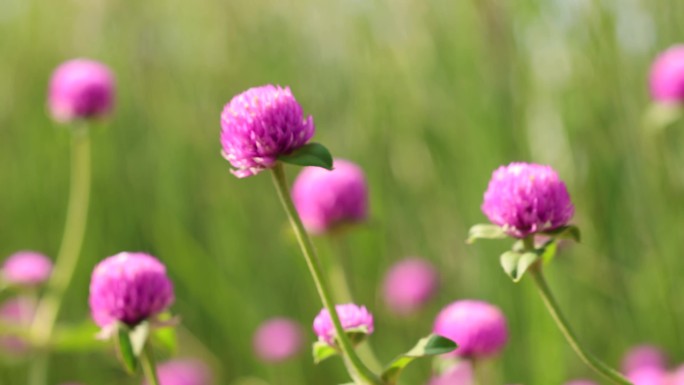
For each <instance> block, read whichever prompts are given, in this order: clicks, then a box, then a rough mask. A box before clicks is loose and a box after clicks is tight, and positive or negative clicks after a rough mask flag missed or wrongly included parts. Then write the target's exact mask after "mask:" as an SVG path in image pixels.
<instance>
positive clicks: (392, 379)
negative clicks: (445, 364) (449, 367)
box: [382, 334, 457, 385]
mask: <svg viewBox="0 0 684 385" xmlns="http://www.w3.org/2000/svg"><path fill="white" fill-rule="evenodd" d="M456 347H457V346H456V343H455V342H454V341H452V340H450V339H448V338H444V337H442V336H439V335H437V334H430V335H429V336H427V337H425V338H422V339H421V340H420V341H418V343H417V344H416V345H415V346H414V347H413V348H412V349H411V350H409V351H408V352H406V353H404V354H402V355H400V356H399V357H397V358H395V359H394V360H393V361H392V362H391V363H390V364H389V365H388V366H387V367H386V368H385V370H384V371H383V372H382V380H383V382H384V383H385V384H387V385H394V384H396V383H397V381H398V380H399V375H400V374H401V372H402V371H403V370H404V369H405V368H406V366H408V364H410V363H411V362H413V361H415V360H416V359H417V358H420V357H428V356H435V355H438V354H444V353H449V352H451V351H453V350H454V349H456Z"/></svg>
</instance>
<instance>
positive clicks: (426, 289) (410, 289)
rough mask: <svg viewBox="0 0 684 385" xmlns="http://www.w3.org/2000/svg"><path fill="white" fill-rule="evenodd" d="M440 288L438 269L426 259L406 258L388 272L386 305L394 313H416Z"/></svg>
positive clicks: (385, 293)
mask: <svg viewBox="0 0 684 385" xmlns="http://www.w3.org/2000/svg"><path fill="white" fill-rule="evenodd" d="M438 286H439V274H438V273H437V269H435V267H434V266H433V265H432V264H431V263H430V262H429V261H428V260H426V259H422V258H416V257H411V258H406V259H403V260H401V261H399V262H397V263H395V264H394V265H392V267H391V268H390V269H389V270H388V272H387V274H386V275H385V280H384V283H383V296H384V299H385V303H387V306H388V307H389V308H390V310H392V312H394V313H396V314H401V315H407V314H411V313H414V312H416V311H417V310H419V309H420V308H421V307H423V306H424V305H425V304H426V303H427V302H428V301H430V299H432V298H433V297H434V295H435V294H436V292H437V288H438Z"/></svg>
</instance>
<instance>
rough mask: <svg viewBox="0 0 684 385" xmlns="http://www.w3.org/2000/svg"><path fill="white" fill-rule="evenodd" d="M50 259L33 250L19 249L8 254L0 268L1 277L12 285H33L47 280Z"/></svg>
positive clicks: (50, 268) (50, 267)
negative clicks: (0, 268)
mask: <svg viewBox="0 0 684 385" xmlns="http://www.w3.org/2000/svg"><path fill="white" fill-rule="evenodd" d="M51 272H52V261H50V259H49V258H48V257H46V256H45V255H43V254H40V253H38V252H35V251H19V252H16V253H14V254H12V255H10V256H9V257H8V258H7V259H6V260H5V263H4V264H3V265H2V270H0V273H1V276H2V279H3V280H4V281H5V282H7V283H9V284H12V285H21V286H34V285H38V284H41V283H43V282H45V281H47V279H48V278H50V273H51Z"/></svg>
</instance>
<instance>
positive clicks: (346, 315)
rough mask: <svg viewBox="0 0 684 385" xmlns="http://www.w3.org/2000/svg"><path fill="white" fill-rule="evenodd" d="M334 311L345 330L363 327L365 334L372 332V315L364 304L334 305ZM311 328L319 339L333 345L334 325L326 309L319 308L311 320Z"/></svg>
mask: <svg viewBox="0 0 684 385" xmlns="http://www.w3.org/2000/svg"><path fill="white" fill-rule="evenodd" d="M335 311H337V315H338V316H339V317H340V322H341V323H342V329H344V330H345V331H349V330H353V329H363V330H364V331H365V333H366V334H372V333H373V315H372V314H371V313H370V312H369V311H368V310H367V309H366V307H365V306H357V305H355V304H353V303H348V304H344V305H336V306H335ZM313 329H314V332H315V333H316V335H317V336H318V339H319V340H320V341H324V342H326V343H327V344H328V345H330V346H335V337H336V336H337V333H336V332H335V326H334V325H333V322H332V318H330V313H329V312H328V309H323V310H321V312H320V313H318V315H317V316H316V318H315V319H314V322H313Z"/></svg>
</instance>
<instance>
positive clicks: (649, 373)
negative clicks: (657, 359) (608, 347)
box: [627, 367, 667, 385]
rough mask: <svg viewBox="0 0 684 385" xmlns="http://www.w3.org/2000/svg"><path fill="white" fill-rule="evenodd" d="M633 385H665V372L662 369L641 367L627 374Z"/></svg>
mask: <svg viewBox="0 0 684 385" xmlns="http://www.w3.org/2000/svg"><path fill="white" fill-rule="evenodd" d="M627 378H628V379H629V380H630V381H632V383H633V384H634V385H665V384H666V382H665V380H666V378H667V372H665V369H663V368H655V367H641V368H637V369H635V370H634V371H631V372H628V373H627Z"/></svg>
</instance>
